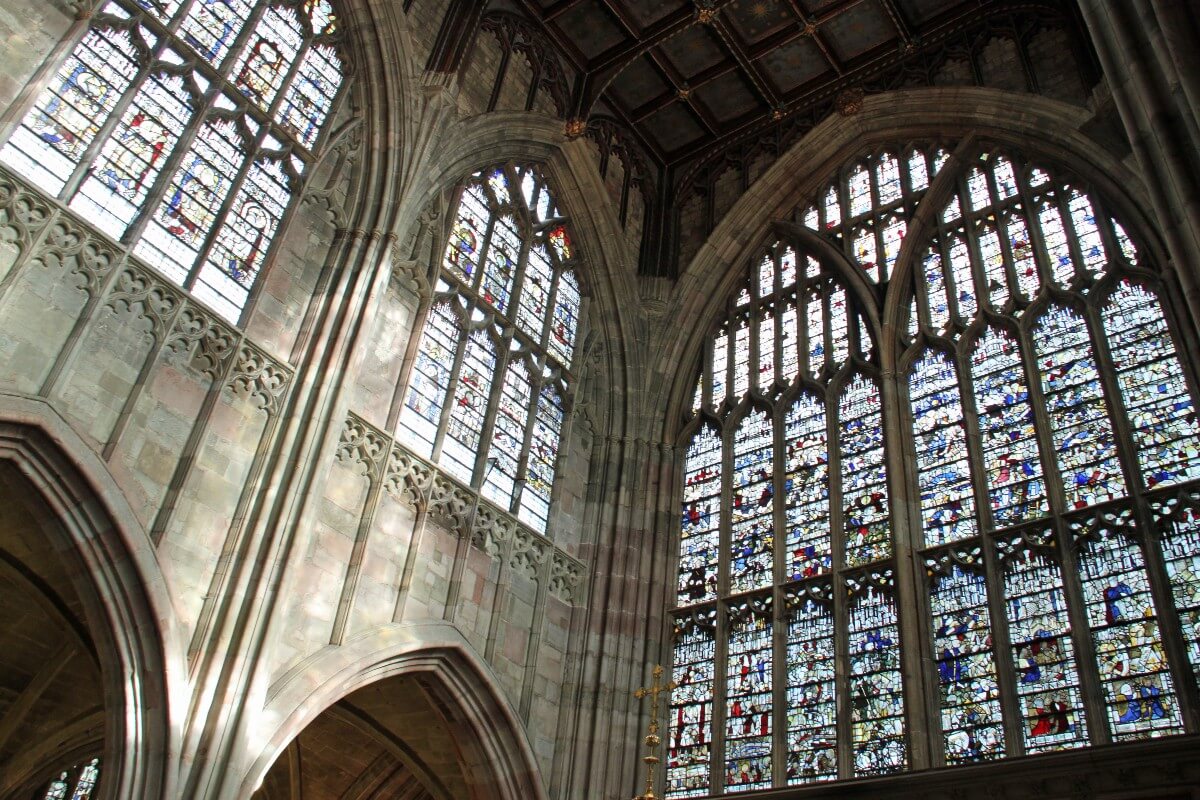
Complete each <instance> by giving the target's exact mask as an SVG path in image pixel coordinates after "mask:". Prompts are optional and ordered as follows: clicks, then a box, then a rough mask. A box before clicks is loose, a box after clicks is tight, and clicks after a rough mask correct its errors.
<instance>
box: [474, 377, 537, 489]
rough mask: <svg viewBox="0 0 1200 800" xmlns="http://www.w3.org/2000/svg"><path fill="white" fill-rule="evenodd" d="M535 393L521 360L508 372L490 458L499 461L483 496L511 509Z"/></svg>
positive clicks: (490, 473) (492, 471) (497, 411)
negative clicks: (519, 461)
mask: <svg viewBox="0 0 1200 800" xmlns="http://www.w3.org/2000/svg"><path fill="white" fill-rule="evenodd" d="M532 400H533V390H532V388H531V387H530V385H529V369H528V368H527V367H526V366H525V362H524V361H521V360H517V361H513V362H512V363H510V364H509V365H508V369H506V370H505V371H504V384H503V385H502V387H501V389H500V404H499V406H498V408H497V410H496V425H495V427H494V428H493V430H492V444H491V447H489V448H488V455H490V456H492V457H493V458H495V459H496V463H495V466H493V467H492V468H491V470H490V471H489V472H488V473H487V477H486V480H485V481H484V483H483V495H484V497H486V498H488V499H489V500H491V501H492V502H494V503H496V504H497V505H499V506H500V507H501V508H508V507H509V504H510V503H511V502H512V496H513V489H514V488H515V486H516V479H517V466H518V463H517V462H518V459H520V457H521V450H522V448H523V447H524V446H525V429H526V425H527V424H528V422H529V406H530V404H531V402H532Z"/></svg>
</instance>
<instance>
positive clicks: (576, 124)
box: [563, 118, 587, 139]
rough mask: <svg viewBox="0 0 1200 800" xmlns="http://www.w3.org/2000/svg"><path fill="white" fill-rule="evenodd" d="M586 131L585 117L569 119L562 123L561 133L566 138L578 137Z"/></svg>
mask: <svg viewBox="0 0 1200 800" xmlns="http://www.w3.org/2000/svg"><path fill="white" fill-rule="evenodd" d="M586 131H587V120H586V119H578V118H576V119H569V120H567V121H566V123H565V124H564V125H563V134H564V135H565V136H566V137H567V138H568V139H578V138H579V137H580V136H583V134H584V133H585V132H586Z"/></svg>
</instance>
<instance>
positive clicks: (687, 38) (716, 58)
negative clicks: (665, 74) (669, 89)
mask: <svg viewBox="0 0 1200 800" xmlns="http://www.w3.org/2000/svg"><path fill="white" fill-rule="evenodd" d="M661 50H662V52H663V53H664V54H666V56H667V60H668V61H670V63H671V65H672V66H673V67H675V69H676V70H677V71H678V72H679V73H680V74H681V75H683V77H684V78H685V79H690V78H692V77H694V76H696V75H698V74H700V73H701V72H703V71H704V70H706V69H709V68H710V67H713V66H716V65H717V64H720V63H721V62H722V61H724V60H725V58H726V55H725V51H724V50H723V49H722V48H721V45H720V44H718V43H717V38H716V36H715V35H714V34H713V31H712V28H710V27H709V26H707V25H693V26H692V27H690V28H688V29H687V30H685V31H683V32H682V33H680V34H678V35H677V36H673V37H671V38H670V39H668V40H667V41H665V42H663V44H662V47H661Z"/></svg>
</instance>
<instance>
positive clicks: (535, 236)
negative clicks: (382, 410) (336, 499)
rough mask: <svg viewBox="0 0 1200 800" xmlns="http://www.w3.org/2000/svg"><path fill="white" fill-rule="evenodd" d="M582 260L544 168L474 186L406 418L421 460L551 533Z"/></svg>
mask: <svg viewBox="0 0 1200 800" xmlns="http://www.w3.org/2000/svg"><path fill="white" fill-rule="evenodd" d="M576 258H577V256H576V253H575V249H574V245H573V243H572V241H571V237H570V234H569V232H568V229H567V220H566V219H565V218H564V217H563V215H562V213H561V211H560V210H559V209H558V206H557V204H556V203H555V201H554V198H553V195H552V193H551V189H550V186H549V184H548V182H547V181H546V179H545V177H544V176H543V175H542V173H541V172H540V170H538V168H537V167H534V166H532V165H516V166H514V165H501V166H496V167H490V168H488V169H484V170H480V171H479V172H476V173H475V174H474V175H472V176H471V177H470V178H468V179H467V181H466V182H465V184H464V185H463V186H462V187H461V189H460V191H459V195H458V199H457V200H456V210H455V215H454V223H453V226H452V229H451V233H450V237H449V241H448V242H447V244H446V250H445V254H444V256H443V259H442V265H441V270H440V275H441V277H440V278H439V280H438V282H437V286H436V289H435V292H434V298H433V303H432V305H431V307H430V309H429V311H428V313H427V315H426V318H425V324H424V328H423V329H422V332H421V338H420V340H419V343H418V349H417V355H416V360H415V362H414V364H413V368H412V373H411V375H410V377H409V382H408V389H407V391H406V395H405V402H404V407H403V409H402V410H401V413H400V434H401V436H402V437H403V438H404V440H405V441H406V443H407V444H408V445H409V446H410V447H411V448H412V449H413V450H414V452H416V453H418V454H419V455H422V456H424V457H426V458H430V459H432V460H433V461H434V462H436V463H438V464H439V465H440V466H442V468H443V469H445V470H446V472H448V473H449V474H450V475H452V476H454V477H455V478H457V479H458V480H460V481H462V482H463V483H466V484H468V485H470V486H475V487H479V488H480V492H481V494H482V495H483V496H484V497H486V498H487V499H489V500H491V501H492V502H494V503H496V504H497V505H499V506H501V507H503V508H505V509H507V510H509V511H510V512H511V513H513V514H515V515H516V516H517V517H518V518H519V519H521V520H522V521H523V522H525V523H526V524H528V525H530V526H531V527H533V528H535V529H536V530H538V531H540V532H544V531H545V530H546V525H547V522H548V519H549V514H550V503H551V499H552V496H553V488H554V477H555V470H556V467H557V463H558V455H559V444H560V439H561V437H562V435H563V425H564V421H565V419H566V417H565V415H566V410H567V407H568V404H569V402H570V397H571V388H572V386H573V383H572V381H573V377H572V374H573V373H572V357H573V354H574V349H575V341H576V335H577V329H578V327H579V324H580V314H581V311H582V294H581V291H580V286H579V282H578V280H577V278H576V276H575V273H574V267H575V264H576ZM489 463H490V464H491V466H488V465H489Z"/></svg>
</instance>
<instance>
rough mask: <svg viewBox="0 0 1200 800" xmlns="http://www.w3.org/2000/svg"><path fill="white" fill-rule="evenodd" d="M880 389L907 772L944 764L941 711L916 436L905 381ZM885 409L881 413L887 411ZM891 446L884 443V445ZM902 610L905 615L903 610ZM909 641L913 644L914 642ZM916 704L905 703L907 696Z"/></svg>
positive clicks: (890, 380) (893, 378) (891, 378)
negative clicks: (933, 676)
mask: <svg viewBox="0 0 1200 800" xmlns="http://www.w3.org/2000/svg"><path fill="white" fill-rule="evenodd" d="M882 384H883V385H882V387H881V390H880V393H881V395H882V398H881V399H882V406H883V408H884V419H883V422H884V428H885V431H886V433H887V436H886V437H885V448H886V449H885V454H886V457H885V463H886V464H887V477H888V494H889V497H890V499H891V502H890V503H889V504H888V505H889V508H890V509H891V517H892V521H893V524H894V525H895V535H894V536H893V548H894V551H895V552H894V556H893V560H894V564H895V566H896V569H895V574H896V580H895V592H896V600H897V606H898V609H899V611H900V613H899V615H898V616H899V625H898V627H899V630H900V664H901V670H902V674H903V686H904V688H905V698H906V701H905V703H904V714H905V720H906V723H907V724H906V725H905V730H906V733H907V736H906V739H907V743H908V751H909V761H908V768H909V769H910V770H918V769H928V768H930V767H940V766H944V764H945V762H944V759H943V753H942V748H941V746H940V741H941V738H940V730H941V709H940V704H939V701H938V697H937V692H938V687H937V686H936V685H934V686H933V687H930V686H929V684H928V676H927V675H926V668H925V665H926V662H927V661H928V663H933V651H932V643H931V637H930V635H929V631H930V630H931V623H930V617H929V586H928V581H927V580H926V578H925V569H924V564H923V559H922V551H923V549H924V528H923V524H922V514H921V491H920V486H919V475H918V472H917V468H916V464H917V455H916V439H915V436H914V428H913V420H912V406H911V403H910V401H909V393H908V382H907V380H903V379H902V378H901V376H900V375H898V374H896V373H893V374H891V375H887V376H885V379H884V380H883V381H882ZM889 409H890V410H891V413H887V411H888V410H889ZM889 442H890V443H891V445H892V446H891V447H886V444H887V443H889ZM905 609H907V610H908V613H907V614H906V613H904V610H905ZM914 645H915V646H914ZM914 698H915V699H916V700H917V702H915V703H913V702H911V700H912V699H914Z"/></svg>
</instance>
